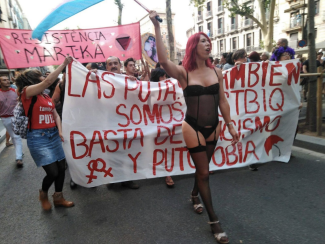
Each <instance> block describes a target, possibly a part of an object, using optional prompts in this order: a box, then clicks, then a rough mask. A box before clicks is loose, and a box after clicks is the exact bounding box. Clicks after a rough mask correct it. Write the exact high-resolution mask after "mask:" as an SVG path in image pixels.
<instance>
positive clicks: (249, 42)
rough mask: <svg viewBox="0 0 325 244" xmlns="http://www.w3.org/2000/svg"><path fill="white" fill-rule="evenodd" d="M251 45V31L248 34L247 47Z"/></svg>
mask: <svg viewBox="0 0 325 244" xmlns="http://www.w3.org/2000/svg"><path fill="white" fill-rule="evenodd" d="M251 46H252V34H251V33H249V34H247V35H246V47H251ZM247 51H248V50H247Z"/></svg>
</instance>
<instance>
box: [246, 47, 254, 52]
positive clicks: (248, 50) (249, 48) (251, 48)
mask: <svg viewBox="0 0 325 244" xmlns="http://www.w3.org/2000/svg"><path fill="white" fill-rule="evenodd" d="M246 51H247V52H252V51H254V47H253V46H249V47H246Z"/></svg>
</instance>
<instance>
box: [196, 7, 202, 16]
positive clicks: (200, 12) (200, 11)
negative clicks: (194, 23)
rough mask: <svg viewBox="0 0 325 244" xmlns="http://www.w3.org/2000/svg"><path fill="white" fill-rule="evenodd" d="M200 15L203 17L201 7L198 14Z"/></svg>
mask: <svg viewBox="0 0 325 244" xmlns="http://www.w3.org/2000/svg"><path fill="white" fill-rule="evenodd" d="M197 14H198V15H202V7H199V8H198V12H197Z"/></svg>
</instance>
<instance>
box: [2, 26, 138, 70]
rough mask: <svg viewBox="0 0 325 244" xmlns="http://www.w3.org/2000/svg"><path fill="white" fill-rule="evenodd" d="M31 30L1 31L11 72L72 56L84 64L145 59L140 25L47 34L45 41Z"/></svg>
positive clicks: (55, 63) (5, 56)
mask: <svg viewBox="0 0 325 244" xmlns="http://www.w3.org/2000/svg"><path fill="white" fill-rule="evenodd" d="M31 37H32V31H31V30H17V29H4V28H0V46H1V49H2V53H3V55H4V59H5V62H6V65H7V67H8V68H9V69H14V68H28V67H37V66H47V65H58V64H61V63H62V62H63V60H64V57H65V56H66V55H67V54H69V55H70V56H73V57H75V58H76V59H77V60H78V61H79V62H81V63H88V62H103V61H106V59H107V58H108V57H109V56H117V57H118V58H120V59H121V60H125V59H127V58H129V57H133V58H134V59H140V58H141V36H140V24H139V23H134V24H129V25H120V26H114V27H107V28H98V29H85V30H82V29H79V30H61V31H47V32H46V33H45V34H44V35H43V38H42V41H39V40H36V39H34V40H33V39H31Z"/></svg>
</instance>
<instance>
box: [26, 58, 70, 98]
mask: <svg viewBox="0 0 325 244" xmlns="http://www.w3.org/2000/svg"><path fill="white" fill-rule="evenodd" d="M72 60H73V59H72V57H71V56H69V55H67V56H66V58H65V60H64V62H63V63H62V64H61V65H60V66H59V67H58V68H57V69H56V70H55V71H53V72H52V73H50V74H49V75H48V76H47V77H46V78H45V80H43V81H41V82H40V83H38V84H35V85H31V86H28V87H27V88H26V91H25V92H26V98H30V97H32V96H36V95H38V94H40V93H42V92H43V91H44V90H45V89H46V88H48V87H49V86H50V85H52V84H53V82H54V81H55V80H56V79H57V78H58V76H59V74H60V73H61V72H62V70H63V69H64V68H65V66H67V65H68V64H69V63H71V62H72Z"/></svg>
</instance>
